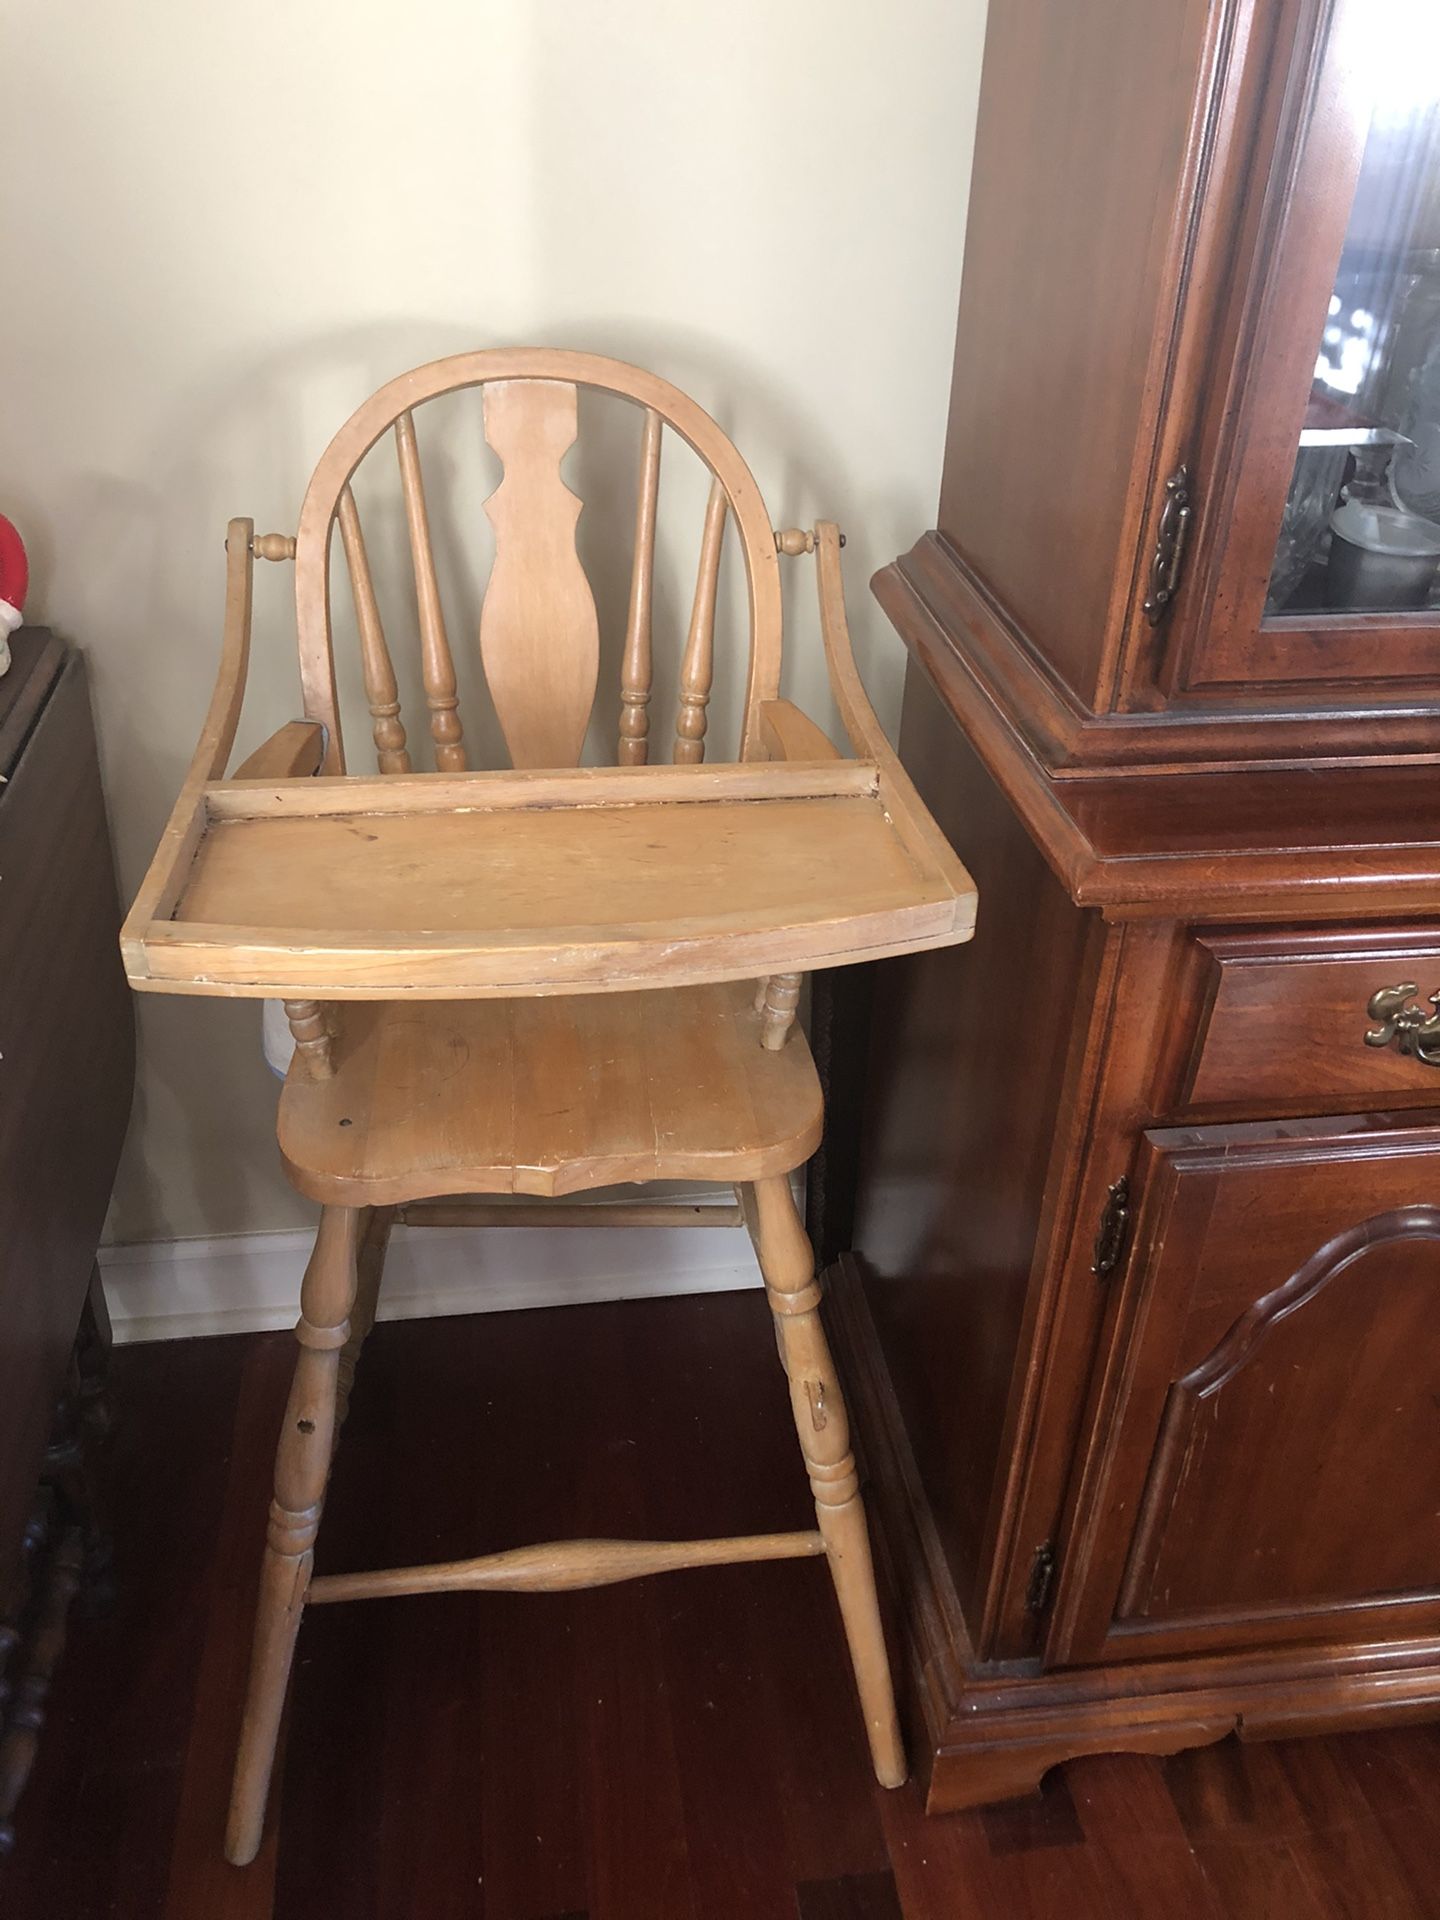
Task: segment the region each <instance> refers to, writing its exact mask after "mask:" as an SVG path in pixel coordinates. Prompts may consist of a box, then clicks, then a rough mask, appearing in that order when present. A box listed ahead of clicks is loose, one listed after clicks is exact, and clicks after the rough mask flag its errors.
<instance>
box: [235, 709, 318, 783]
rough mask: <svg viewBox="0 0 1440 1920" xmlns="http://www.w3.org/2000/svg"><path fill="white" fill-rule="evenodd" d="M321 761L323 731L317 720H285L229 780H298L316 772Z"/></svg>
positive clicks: (243, 761) (241, 764) (241, 763)
mask: <svg viewBox="0 0 1440 1920" xmlns="http://www.w3.org/2000/svg"><path fill="white" fill-rule="evenodd" d="M324 758H325V729H324V727H322V726H321V725H320V722H319V721H318V720H287V721H286V722H285V724H284V726H283V727H280V728H277V730H276V731H275V732H274V733H272V734H271V736H270V738H269V739H268V740H267V741H265V743H264V744H263V745H262V746H258V747H257V748H256V749H255V751H254V753H252V754H251V755H250V756H249V757H248V758H247V759H245V760H242V761H241V762H240V764H239V766H238V767H237V768H236V769H235V771H234V773H232V774H231V775H230V778H231V779H232V780H300V779H304V778H306V776H307V775H309V774H312V773H318V772H319V770H320V765H321V762H322V761H323V760H324Z"/></svg>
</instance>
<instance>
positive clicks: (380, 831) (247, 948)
mask: <svg viewBox="0 0 1440 1920" xmlns="http://www.w3.org/2000/svg"><path fill="white" fill-rule="evenodd" d="M889 787H890V780H889V777H888V775H887V772H886V770H885V769H883V768H881V767H878V766H877V765H876V764H875V763H874V762H873V761H866V760H845V761H842V760H831V761H823V762H821V761H817V762H814V763H804V762H798V763H797V762H783V763H776V762H768V761H759V762H747V763H736V764H726V765H709V766H705V765H701V766H681V767H633V768H582V769H579V770H567V771H564V772H559V773H477V774H410V775H393V774H392V775H386V776H383V777H378V778H374V779H360V778H322V779H313V778H312V779H297V780H279V781H273V780H272V781H264V780H243V781H241V780H232V781H222V782H217V783H212V784H210V785H208V786H205V787H204V788H203V789H202V790H201V792H200V794H199V797H198V800H197V804H196V807H195V811H194V815H193V817H192V819H191V821H190V823H189V825H188V828H186V829H185V830H183V831H182V832H181V833H180V834H178V835H177V839H176V843H175V858H174V861H173V865H172V870H171V875H170V879H169V883H168V884H167V885H166V886H164V887H163V888H162V889H161V890H160V892H159V893H158V894H157V895H156V896H155V897H154V898H153V901H152V902H151V903H147V904H149V905H150V911H149V912H148V913H145V914H140V915H132V919H131V922H130V924H129V925H127V928H126V933H125V938H124V940H123V942H122V945H123V947H124V951H125V959H126V967H127V971H128V973H129V976H130V979H131V981H132V983H133V984H134V985H135V986H136V987H138V988H141V989H150V990H153V991H159V992H166V993H177V992H178V993H201V994H220V995H241V996H251V997H279V998H283V999H322V1000H330V999H405V998H412V997H414V998H443V999H457V998H468V997H472V996H474V997H491V996H512V995H531V994H554V993H599V992H611V991H623V990H625V989H627V988H631V989H633V988H642V987H647V986H662V985H673V986H682V985H696V984H699V983H701V982H704V981H713V980H728V979H741V978H745V977H747V976H749V975H757V976H758V975H761V974H765V973H777V972H789V971H808V970H810V969H812V968H814V967H820V966H838V965H844V964H846V963H847V962H851V961H858V960H864V959H872V958H880V957H882V956H884V955H887V954H894V953H902V952H910V951H914V950H915V949H917V948H921V947H933V946H942V945H949V944H953V943H955V942H958V941H961V940H965V939H968V938H969V936H970V932H971V930H972V929H973V925H974V917H975V890H974V887H973V884H971V883H970V880H969V876H968V874H966V873H965V870H964V868H963V867H961V865H960V863H959V862H958V861H956V860H955V859H954V857H953V855H950V856H948V857H947V855H948V849H944V848H943V846H942V847H937V844H936V836H935V835H934V834H933V830H932V831H931V832H930V833H924V832H917V831H916V830H915V822H914V819H913V815H912V812H911V810H910V809H909V808H907V807H906V806H905V804H904V796H903V795H896V794H893V793H891V792H890V791H889ZM138 904H139V903H137V907H138Z"/></svg>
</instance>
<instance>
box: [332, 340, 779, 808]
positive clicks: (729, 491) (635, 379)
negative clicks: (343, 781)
mask: <svg viewBox="0 0 1440 1920" xmlns="http://www.w3.org/2000/svg"><path fill="white" fill-rule="evenodd" d="M492 383H498V384H502V385H504V384H513V385H519V386H524V385H531V386H533V385H544V386H555V385H562V386H563V385H569V386H572V387H586V388H593V389H596V390H598V391H601V392H607V393H611V394H615V395H617V396H619V397H621V398H623V399H626V400H629V401H631V402H633V403H634V404H636V405H638V406H640V407H641V408H643V409H645V410H646V411H647V412H649V413H653V414H656V415H658V416H659V417H660V419H661V420H662V422H663V423H664V424H665V425H667V426H669V427H670V428H671V429H672V430H673V431H674V432H676V433H678V434H679V436H680V437H681V439H683V440H685V441H686V442H687V443H688V444H689V445H690V446H691V447H692V448H693V449H694V451H695V452H696V453H697V454H698V455H699V457H700V458H701V460H703V461H704V462H705V464H706V465H707V466H708V467H709V468H710V470H711V473H712V474H713V475H714V478H715V480H716V482H717V484H718V486H719V487H720V489H721V491H722V493H723V495H724V498H725V503H726V509H727V512H728V514H729V516H730V517H731V519H733V521H734V524H735V527H736V531H737V534H738V536H739V540H740V548H741V553H742V557H743V559H744V564H745V574H746V587H747V598H748V613H749V626H750V657H749V667H748V673H747V678H746V689H745V720H744V726H743V731H742V741H741V757H742V758H746V759H748V758H751V757H752V756H754V755H755V754H756V753H757V751H758V745H757V738H756V724H757V721H756V713H757V709H758V707H759V704H760V703H761V702H762V701H764V700H773V699H774V698H775V697H776V695H777V694H778V692H779V682H780V648H781V607H780V579H779V566H778V561H777V558H776V553H775V542H774V536H773V534H772V531H771V528H770V521H769V516H768V514H767V513H766V511H765V506H764V502H763V501H762V500H761V497H760V493H759V490H758V489H757V487H756V485H755V482H754V479H753V478H752V476H751V474H750V472H749V469H748V468H747V467H746V465H745V463H744V461H743V460H742V459H741V458H740V456H739V454H738V453H737V452H736V451H735V449H734V447H733V446H732V445H731V444H730V442H729V441H728V440H727V439H726V437H725V436H724V434H722V433H721V432H720V429H719V428H718V427H717V426H716V425H715V422H714V421H713V420H712V419H711V418H710V416H709V415H708V414H707V413H705V412H704V410H703V409H702V408H700V407H698V406H696V404H695V402H694V401H693V400H691V399H689V398H688V397H687V396H686V395H685V394H682V393H681V392H680V391H679V390H678V389H677V388H675V387H672V386H671V385H670V384H669V382H668V381H665V380H661V379H659V378H658V377H657V376H656V375H654V374H651V373H647V372H645V371H643V370H642V369H641V368H639V367H631V366H627V365H625V363H624V362H622V361H618V360H608V359H605V358H603V357H602V356H600V355H598V354H586V353H570V352H565V351H562V350H559V349H550V348H499V349H493V350H487V351H484V352H479V353H462V354H455V355H453V356H451V357H450V358H449V359H446V360H436V361H432V362H431V363H430V364H429V365H428V366H424V367H417V368H415V369H414V370H413V371H412V372H410V373H406V374H402V375H401V376H400V377H399V378H398V379H395V380H392V381H390V382H389V383H388V384H387V385H386V386H384V387H382V388H380V390H379V391H378V392H377V393H375V394H373V395H372V396H371V397H370V399H369V400H367V401H366V402H365V404H364V405H363V406H362V407H360V408H358V409H357V411H356V412H355V413H354V414H353V415H352V416H351V418H350V419H349V420H348V421H347V422H346V424H345V425H344V426H343V427H342V428H341V430H340V432H339V433H338V434H336V436H335V438H334V439H333V440H332V441H331V443H330V446H329V447H328V448H327V450H326V452H325V454H324V455H323V456H322V458H321V460H320V463H319V465H318V466H317V467H316V469H315V473H314V476H313V477H312V479H311V482H310V486H309V488H308V490H307V492H306V496H305V500H304V502H303V504H302V506H301V511H300V526H299V530H298V533H297V535H296V555H295V606H296V622H297V631H298V640H299V649H300V678H301V685H302V687H303V688H304V692H305V711H306V713H307V715H308V716H309V717H310V718H311V719H314V720H319V721H321V722H322V723H323V724H324V726H325V727H326V729H327V741H328V747H327V758H326V763H325V765H326V771H327V772H329V773H342V772H343V771H344V768H345V756H344V747H343V743H342V741H341V737H340V733H339V730H338V729H339V708H338V701H337V697H336V687H335V665H334V659H333V655H332V644H331V633H330V601H329V551H330V537H331V529H332V527H333V525H334V521H335V517H336V514H337V512H338V509H339V502H340V498H341V495H342V493H343V491H344V489H345V488H346V487H347V486H348V485H349V483H350V480H351V477H352V475H353V474H354V471H355V469H356V467H357V466H358V465H359V463H360V461H361V459H362V458H363V457H364V455H365V454H366V453H367V452H368V451H369V449H370V448H371V447H372V446H373V445H374V444H375V442H376V441H377V440H378V439H380V437H381V436H382V435H383V434H384V433H386V432H387V431H388V430H389V429H390V428H392V427H397V425H398V423H399V422H400V421H401V419H402V417H403V416H413V413H414V410H415V409H416V408H417V407H419V406H421V405H422V404H423V403H424V402H425V401H426V400H430V399H434V398H435V397H436V396H437V395H439V394H443V393H452V392H457V391H459V390H462V389H464V388H469V387H482V388H488V387H489V386H490V385H491V384H492ZM502 491H503V490H502ZM426 549H427V551H428V541H427V543H426Z"/></svg>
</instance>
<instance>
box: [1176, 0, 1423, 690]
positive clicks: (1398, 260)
mask: <svg viewBox="0 0 1440 1920" xmlns="http://www.w3.org/2000/svg"><path fill="white" fill-rule="evenodd" d="M1299 13H1300V15H1301V17H1302V22H1308V24H1302V26H1301V27H1300V28H1299V29H1297V30H1296V32H1295V34H1294V38H1293V39H1287V40H1286V42H1285V44H1284V46H1283V47H1282V48H1281V50H1280V57H1279V58H1278V60H1277V61H1276V62H1275V63H1274V66H1273V68H1272V69H1271V73H1272V78H1271V81H1270V85H1271V86H1272V88H1273V89H1274V93H1275V96H1276V97H1277V98H1278V100H1279V103H1280V104H1278V105H1276V106H1275V107H1274V109H1273V111H1274V121H1273V126H1272V131H1271V133H1270V134H1268V135H1267V136H1266V139H1268V140H1270V141H1272V142H1273V144H1271V145H1270V146H1268V147H1267V146H1266V145H1265V144H1264V142H1262V144H1261V147H1260V149H1259V151H1260V154H1261V155H1262V156H1263V157H1262V158H1261V159H1260V160H1258V161H1252V162H1251V163H1250V166H1249V173H1248V176H1247V177H1248V179H1249V182H1250V186H1249V192H1250V195H1251V200H1250V202H1248V203H1247V206H1246V208H1245V209H1244V210H1243V211H1242V213H1241V215H1240V216H1239V218H1240V231H1241V232H1243V235H1244V239H1243V242H1242V244H1241V246H1240V248H1239V250H1238V253H1237V259H1238V261H1239V264H1238V265H1237V268H1236V271H1237V272H1238V273H1239V274H1241V275H1242V277H1243V284H1245V285H1246V287H1247V289H1248V291H1247V293H1246V297H1245V299H1244V301H1243V302H1237V303H1236V305H1235V307H1234V308H1233V309H1232V312H1231V319H1230V320H1229V321H1228V322H1227V327H1230V326H1233V328H1234V331H1233V332H1230V333H1228V334H1227V335H1226V336H1225V337H1224V338H1222V339H1220V340H1219V341H1217V348H1218V358H1217V360H1216V362H1215V364H1214V367H1213V369H1212V381H1211V390H1210V399H1209V401H1208V402H1207V407H1208V409H1209V413H1208V421H1209V424H1208V425H1207V426H1206V427H1205V428H1204V429H1203V431H1202V432H1201V434H1200V436H1199V444H1200V445H1201V446H1202V447H1203V446H1204V445H1205V443H1206V441H1207V439H1208V441H1209V453H1208V454H1207V455H1205V456H1203V457H1204V458H1205V460H1206V466H1205V468H1204V469H1202V470H1200V471H1198V472H1197V473H1196V474H1195V475H1194V476H1193V478H1194V481H1195V483H1196V485H1197V488H1198V490H1200V491H1201V492H1202V493H1203V495H1204V506H1205V508H1206V509H1207V511H1206V513H1205V529H1204V531H1203V533H1202V538H1201V545H1202V548H1203V552H1202V553H1201V556H1200V564H1199V567H1198V569H1197V571H1199V572H1200V573H1201V574H1204V575H1206V576H1207V578H1206V580H1204V581H1200V582H1196V583H1195V585H1194V587H1193V589H1187V590H1186V593H1185V595H1184V596H1183V597H1184V598H1185V599H1186V600H1187V605H1186V606H1185V608H1184V609H1183V611H1180V613H1179V617H1178V618H1177V620H1176V623H1175V631H1174V635H1173V645H1172V653H1171V667H1170V673H1169V685H1170V687H1171V689H1172V690H1177V689H1186V690H1190V691H1195V692H1201V691H1209V690H1211V689H1214V690H1216V691H1221V690H1224V691H1226V692H1229V693H1232V694H1233V693H1236V692H1238V693H1241V694H1249V693H1252V692H1253V693H1258V694H1261V695H1262V696H1264V695H1265V694H1266V690H1267V688H1274V687H1277V686H1279V685H1281V684H1286V685H1290V686H1294V687H1303V688H1304V689H1305V694H1306V701H1307V704H1313V703H1314V702H1315V699H1316V689H1317V686H1323V684H1324V683H1326V682H1334V683H1337V686H1336V692H1335V694H1334V699H1335V702H1336V704H1338V705H1344V704H1345V702H1346V698H1347V695H1346V693H1345V692H1343V691H1342V690H1341V685H1340V684H1339V683H1348V684H1349V685H1350V686H1352V687H1353V686H1354V684H1355V683H1367V684H1372V683H1373V684H1376V685H1378V687H1379V688H1380V689H1381V690H1383V689H1384V687H1385V685H1386V684H1387V683H1389V684H1391V685H1392V686H1393V685H1394V684H1395V683H1397V682H1408V683H1409V686H1408V688H1407V689H1406V691H1407V692H1408V693H1413V692H1414V691H1416V690H1417V683H1427V697H1428V693H1429V688H1430V687H1433V686H1435V685H1440V0H1302V4H1301V5H1300V8H1299ZM1262 118H1263V115H1262ZM1211 461H1213V466H1211V465H1210V464H1209V463H1210V462H1211ZM1395 691H1396V693H1397V694H1399V692H1400V691H1401V690H1400V688H1399V687H1398V686H1397V687H1396V688H1395Z"/></svg>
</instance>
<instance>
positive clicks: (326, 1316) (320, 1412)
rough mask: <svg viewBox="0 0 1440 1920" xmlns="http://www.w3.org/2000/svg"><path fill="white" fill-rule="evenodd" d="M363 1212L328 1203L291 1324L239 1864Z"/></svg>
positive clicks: (255, 1811) (307, 1563)
mask: <svg viewBox="0 0 1440 1920" xmlns="http://www.w3.org/2000/svg"><path fill="white" fill-rule="evenodd" d="M360 1220H361V1215H360V1212H359V1211H358V1209H356V1208H354V1207H326V1208H325V1209H324V1210H323V1212H322V1213H321V1215H320V1229H319V1232H318V1233H317V1234H316V1236H315V1251H314V1252H313V1253H312V1254H311V1256H310V1264H309V1265H308V1266H307V1267H306V1269H305V1280H304V1284H303V1286H302V1288H301V1292H300V1321H299V1324H298V1326H297V1327H296V1329H295V1338H296V1339H297V1340H298V1341H299V1343H300V1352H299V1355H298V1357H297V1359H296V1362H295V1377H294V1380H293V1381H292V1383H291V1386H290V1399H289V1402H288V1404H287V1406H286V1409H285V1424H284V1426H283V1427H282V1428H281V1430H280V1444H279V1447H278V1449H277V1451H276V1455H275V1498H274V1500H273V1502H272V1503H271V1507H270V1525H269V1530H268V1533H267V1536H266V1542H265V1559H264V1562H263V1565H262V1567H261V1573H260V1598H259V1604H258V1608H257V1611H256V1616H255V1645H254V1651H253V1652H252V1654H251V1659H250V1684H249V1688H248V1690H247V1692H246V1696H245V1713H244V1717H243V1720H242V1722H241V1727H240V1747H239V1751H238V1753H237V1754H236V1756H235V1780H234V1785H233V1787H232V1789H231V1793H230V1818H229V1823H228V1825H227V1827H226V1832H225V1856H226V1858H227V1859H228V1860H231V1861H233V1863H234V1864H235V1865H236V1866H241V1867H243V1866H245V1865H246V1864H247V1863H248V1862H249V1861H251V1860H253V1859H254V1858H255V1855H256V1853H257V1852H258V1851H259V1848H260V1832H261V1827H262V1826H263V1824H264V1819H265V1801H266V1798H267V1796H268V1794H269V1790H270V1773H271V1769H272V1767H273V1766H274V1764H275V1743H276V1740H277V1739H278V1737H279V1733H280V1717H281V1714H282V1712H283V1710H284V1705H285V1687H286V1683H287V1681H288V1680H289V1677H290V1661H291V1657H292V1655H293V1654H294V1651H295V1635H296V1632H297V1630H298V1628H299V1625H300V1615H301V1613H302V1612H303V1610H304V1606H305V1596H306V1592H307V1590H308V1588H309V1585H310V1569H311V1564H312V1561H313V1559H314V1546H315V1535H316V1533H317V1532H318V1530H319V1526H320V1509H321V1506H322V1503H323V1501H324V1498H325V1481H326V1478H327V1475H328V1473H329V1468H330V1455H331V1451H332V1447H333V1442H334V1435H335V1419H336V1401H337V1393H338V1387H339V1378H340V1355H341V1351H342V1349H343V1348H344V1347H345V1344H346V1342H347V1340H348V1339H349V1334H350V1326H349V1314H350V1309H351V1306H352V1305H353V1304H354V1300H355V1288H356V1277H357V1276H356V1255H357V1241H358V1233H359V1225H360Z"/></svg>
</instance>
